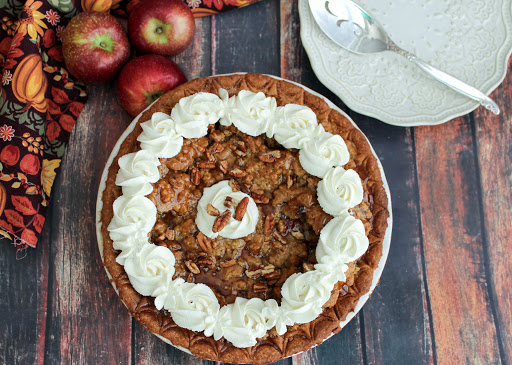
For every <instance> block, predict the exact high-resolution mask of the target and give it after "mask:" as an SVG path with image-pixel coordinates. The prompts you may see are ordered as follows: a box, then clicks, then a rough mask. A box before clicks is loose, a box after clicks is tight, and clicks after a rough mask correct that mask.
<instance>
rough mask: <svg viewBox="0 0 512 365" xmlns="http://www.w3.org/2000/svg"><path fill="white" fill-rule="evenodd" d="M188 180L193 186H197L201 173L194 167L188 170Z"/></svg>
mask: <svg viewBox="0 0 512 365" xmlns="http://www.w3.org/2000/svg"><path fill="white" fill-rule="evenodd" d="M190 179H191V180H192V183H193V184H194V185H199V184H200V183H201V173H200V172H199V170H198V169H196V168H195V167H192V168H191V169H190Z"/></svg>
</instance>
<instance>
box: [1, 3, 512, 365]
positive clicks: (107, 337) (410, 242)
mask: <svg viewBox="0 0 512 365" xmlns="http://www.w3.org/2000/svg"><path fill="white" fill-rule="evenodd" d="M196 25H197V31H196V36H195V40H194V43H193V44H192V46H191V47H190V48H189V49H187V50H186V51H185V52H184V53H182V54H181V55H179V56H177V57H176V58H174V60H175V61H176V62H177V63H178V64H180V65H181V66H182V68H183V69H184V70H185V72H186V74H187V75H188V77H189V79H193V78H196V77H203V76H209V75H212V74H222V73H230V72H237V71H250V72H259V73H265V74H272V75H277V76H282V77H284V78H287V79H290V80H293V81H297V82H300V83H302V84H304V85H305V86H308V87H310V88H312V89H313V90H315V91H317V92H319V93H320V94H323V95H324V96H326V97H327V98H329V99H330V100H332V101H333V102H334V103H335V104H337V105H338V106H340V107H341V108H342V109H343V110H345V111H346V112H347V113H348V114H349V115H350V116H351V117H352V119H353V120H354V121H355V122H356V123H357V124H358V126H359V127H360V128H361V129H362V131H363V132H364V133H365V134H366V136H367V137H368V138H369V140H370V142H371V143H372V145H373V147H374V149H375V151H376V152H377V154H378V155H379V156H380V159H381V161H382V164H383V166H384V170H385V172H386V175H387V179H388V183H389V186H390V189H391V196H392V200H393V215H394V227H393V238H392V244H391V250H390V253H389V258H388V261H387V264H386V268H385V270H384V273H383V275H382V277H381V280H380V283H379V286H378V287H377V289H376V290H375V292H374V293H373V295H372V297H371V299H370V300H369V301H368V303H367V304H366V305H365V307H364V308H363V310H362V311H361V312H360V313H359V314H358V315H357V316H356V317H355V318H354V319H353V320H352V321H351V322H350V323H349V324H348V325H347V326H346V327H345V328H344V329H343V331H341V332H340V333H339V334H337V335H335V336H333V337H332V338H330V339H329V340H327V341H326V342H325V343H324V344H322V345H320V346H318V347H316V348H314V349H313V350H311V351H308V352H306V353H303V354H301V355H297V356H294V357H293V358H289V359H285V360H282V361H280V362H278V364H286V365H291V364H294V365H320V364H321V365H331V364H332V365H334V364H336V365H337V364H413V365H415V364H511V363H512V290H511V289H510V287H511V283H512V279H511V278H512V264H511V262H512V240H511V239H510V238H512V196H511V186H512V101H511V100H512V73H509V75H508V76H507V78H506V79H505V81H504V83H503V84H502V85H501V86H500V87H499V88H498V89H497V90H496V91H495V92H494V93H493V95H492V96H493V97H494V98H495V100H496V101H497V102H498V104H499V105H500V106H501V108H502V114H501V115H500V116H493V115H491V114H490V113H489V112H487V111H485V110H484V109H483V108H479V109H477V110H476V111H475V112H473V113H471V114H469V115H467V116H464V117H461V118H457V119H455V120H453V121H451V122H449V123H446V124H443V125H440V126H435V127H418V128H414V129H412V128H399V127H393V126H389V125H386V124H384V123H381V122H379V121H377V120H376V119H372V118H369V117H366V116H363V115H360V114H357V113H355V112H352V111H350V110H349V109H347V108H346V107H345V106H344V105H343V103H342V102H341V101H340V100H339V99H338V98H337V97H336V96H335V95H334V94H332V93H331V92H330V91H329V90H328V89H326V88H325V87H324V86H323V85H322V84H321V83H320V82H319V81H318V79H317V78H316V76H315V75H314V73H313V71H312V69H311V66H310V64H309V61H308V58H307V55H306V53H305V51H304V48H303V47H302V44H301V41H300V36H299V30H300V26H299V16H298V10H297V2H295V1H281V2H279V1H277V0H265V1H261V2H259V3H256V4H254V5H251V6H248V7H245V8H242V9H240V10H236V11H232V12H229V13H225V14H222V15H218V16H215V17H207V18H201V19H197V20H196ZM509 68H510V64H509ZM89 93H90V98H89V102H88V103H87V105H86V107H85V109H84V111H83V112H82V114H81V115H80V118H79V120H78V122H77V125H76V127H75V130H74V132H73V135H72V138H71V141H70V146H69V147H68V150H67V153H66V157H65V159H64V160H63V163H62V169H61V172H60V174H59V175H58V177H57V180H56V184H55V188H54V192H53V196H52V201H51V204H50V210H49V215H48V217H47V223H46V225H45V227H44V230H43V234H42V237H41V242H40V243H39V245H38V248H37V249H35V250H30V251H28V253H27V256H26V257H25V258H23V259H21V260H17V258H16V251H15V248H14V247H9V246H8V245H7V244H6V243H5V241H2V244H3V245H4V247H2V249H1V250H0V266H1V267H2V269H1V280H0V293H2V294H1V295H0V324H1V326H0V364H130V365H131V364H134V365H135V364H137V365H147V364H190V365H199V364H213V362H209V361H202V360H200V359H197V358H195V357H193V356H190V355H187V354H185V353H183V352H181V351H180V350H177V349H175V348H173V347H171V346H169V345H167V344H165V343H164V342H162V341H161V340H159V339H158V338H157V337H155V336H153V335H152V334H151V333H149V332H148V331H147V330H146V329H145V328H144V327H142V326H141V325H140V324H139V323H138V322H137V321H135V320H134V319H132V318H131V317H130V316H129V314H128V312H127V310H126V309H125V308H124V306H123V305H122V304H121V302H120V301H119V300H118V297H117V295H116V294H115V292H114V290H113V288H112V287H111V285H110V283H109V281H108V278H107V275H106V273H105V271H104V269H103V267H102V265H101V260H100V256H99V252H98V249H97V242H96V236H95V226H94V218H95V217H94V212H95V203H96V194H97V189H98V184H99V180H100V177H101V173H102V171H103V167H104V165H105V162H106V161H107V159H108V156H109V154H110V151H111V149H112V147H113V146H114V144H115V143H116V141H117V139H118V137H119V136H120V135H121V133H122V132H123V131H124V129H125V128H126V126H127V125H128V124H129V123H130V121H131V118H129V117H128V115H127V114H125V113H124V112H123V111H122V110H121V108H120V107H119V105H118V104H117V102H116V96H115V84H114V83H111V84H107V85H100V86H93V87H90V88H89Z"/></svg>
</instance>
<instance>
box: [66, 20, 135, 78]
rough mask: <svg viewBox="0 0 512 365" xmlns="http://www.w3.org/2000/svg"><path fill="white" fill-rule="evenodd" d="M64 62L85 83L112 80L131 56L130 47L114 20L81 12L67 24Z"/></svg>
mask: <svg viewBox="0 0 512 365" xmlns="http://www.w3.org/2000/svg"><path fill="white" fill-rule="evenodd" d="M62 53H63V55H64V62H65V63H66V66H67V68H68V70H69V72H71V73H72V74H73V75H75V76H76V77H77V78H78V79H79V80H81V81H83V82H86V83H98V82H105V81H109V80H111V79H112V78H113V77H114V76H115V75H116V74H117V72H118V71H119V70H120V69H121V67H122V66H123V64H124V63H125V62H126V61H127V60H128V57H129V56H130V43H129V42H128V37H127V36H126V33H125V31H124V29H123V27H122V25H121V23H119V22H118V21H117V20H116V18H114V17H113V16H112V15H110V14H107V13H97V12H84V13H80V14H78V15H77V16H75V17H74V18H73V19H71V20H70V22H69V23H68V25H67V27H66V30H65V31H64V36H63V40H62Z"/></svg>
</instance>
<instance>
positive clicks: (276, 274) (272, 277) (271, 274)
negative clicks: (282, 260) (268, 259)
mask: <svg viewBox="0 0 512 365" xmlns="http://www.w3.org/2000/svg"><path fill="white" fill-rule="evenodd" d="M263 276H265V279H267V280H269V281H273V280H277V279H279V278H280V277H281V270H280V269H277V270H274V271H272V272H269V273H268V274H264V275H263Z"/></svg>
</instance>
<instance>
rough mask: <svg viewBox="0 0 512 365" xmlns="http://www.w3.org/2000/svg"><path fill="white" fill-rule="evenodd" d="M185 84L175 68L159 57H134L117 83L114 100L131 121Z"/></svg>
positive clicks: (184, 77)
mask: <svg viewBox="0 0 512 365" xmlns="http://www.w3.org/2000/svg"><path fill="white" fill-rule="evenodd" d="M186 81H187V77H186V76H185V74H184V73H183V71H182V70H181V69H180V68H179V66H178V65H177V64H175V63H174V62H172V61H171V60H169V59H167V58H165V57H163V56H159V55H154V54H153V55H144V56H140V57H137V58H135V59H133V60H131V61H130V62H128V63H127V64H126V66H124V68H123V69H122V70H121V73H120V74H119V80H117V100H119V104H121V106H122V107H123V109H124V110H126V112H127V113H128V114H130V115H131V116H132V117H134V116H136V115H138V114H139V113H140V112H141V111H143V110H144V109H146V108H147V107H148V106H149V105H150V104H151V103H152V102H154V101H155V100H156V99H158V98H159V97H160V96H162V95H163V94H164V93H165V92H166V91H168V90H171V89H174V88H175V87H176V86H178V85H180V84H183V83H184V82H186Z"/></svg>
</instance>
